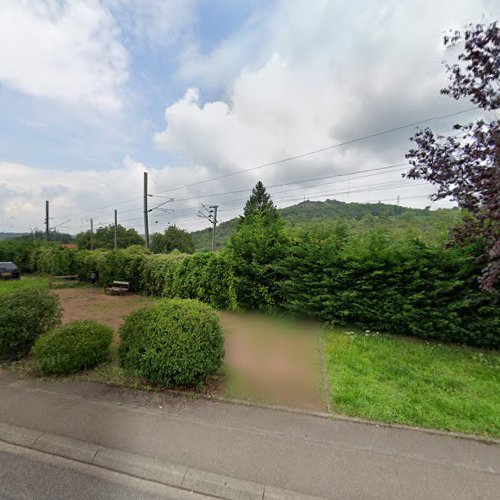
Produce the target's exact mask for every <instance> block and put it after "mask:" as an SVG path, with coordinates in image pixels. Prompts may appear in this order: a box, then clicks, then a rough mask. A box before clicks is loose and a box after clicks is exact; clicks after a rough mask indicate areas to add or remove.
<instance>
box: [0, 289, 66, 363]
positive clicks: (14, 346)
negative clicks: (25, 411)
mask: <svg viewBox="0 0 500 500" xmlns="http://www.w3.org/2000/svg"><path fill="white" fill-rule="evenodd" d="M61 316H62V311H61V307H60V305H59V298H58V297H57V295H55V294H52V293H50V292H48V291H47V290H41V289H35V288H32V289H24V290H18V291H16V292H12V293H8V294H5V295H2V296H0V358H1V359H19V358H21V357H23V356H25V355H26V354H28V353H29V351H30V349H31V347H32V346H33V344H34V342H35V341H36V339H37V338H38V337H39V336H40V335H42V334H43V333H45V332H47V331H48V330H50V329H51V328H53V327H55V326H56V325H58V324H59V323H60V321H61Z"/></svg>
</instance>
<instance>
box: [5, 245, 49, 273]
mask: <svg viewBox="0 0 500 500" xmlns="http://www.w3.org/2000/svg"><path fill="white" fill-rule="evenodd" d="M39 246H40V242H34V241H32V240H27V239H25V238H12V239H8V240H3V241H0V262H14V263H15V264H16V265H17V267H18V268H19V270H20V271H21V272H25V273H30V272H33V268H32V262H31V255H32V253H33V252H34V250H35V249H36V248H38V247H39Z"/></svg>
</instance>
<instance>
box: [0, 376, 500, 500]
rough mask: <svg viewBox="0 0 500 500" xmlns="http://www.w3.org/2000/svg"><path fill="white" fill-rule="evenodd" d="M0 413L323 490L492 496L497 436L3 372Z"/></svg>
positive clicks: (354, 494) (331, 494) (499, 485)
mask: <svg viewBox="0 0 500 500" xmlns="http://www.w3.org/2000/svg"><path fill="white" fill-rule="evenodd" d="M0 402H1V403H0V422H5V423H8V424H12V425H17V426H24V427H28V428H31V429H36V430H40V431H43V432H50V433H54V434H58V435H62V436H68V437H71V438H74V439H79V440H83V441H88V442H91V443H95V444H99V445H102V446H106V447H109V448H113V449H117V450H122V451H125V452H129V453H136V454H140V455H144V456H148V457H152V458H155V459H159V460H163V461H166V462H170V463H174V464H182V465H185V466H189V467H194V468H197V469H201V470H205V471H210V472H214V473H218V474H224V475H227V476H230V477H233V478H237V479H243V480H250V481H256V482H258V483H261V484H265V485H270V486H276V487H280V488H284V489H287V490H291V491H297V492H301V493H306V494H310V495H317V496H321V497H325V498H339V499H351V498H352V499H354V498H355V499H363V498H384V499H391V498H394V499H396V498H397V499H420V498H422V499H423V498H425V499H433V498H436V499H448V498H450V499H473V498H492V499H493V498H497V494H498V491H500V446H499V445H496V444H485V443H481V442H477V441H473V440H469V439H459V438H454V437H450V436H443V435H436V434H431V433H426V432H418V431H412V430H404V429H395V428H387V427H376V426H374V425H368V424H359V423H354V422H348V421H332V420H329V419H327V418H321V417H317V416H311V415H304V414H294V413H290V412H283V411H277V410H267V409H261V408H254V407H247V406H240V405H235V404H230V403H219V402H211V401H206V400H202V399H192V398H185V397H176V396H173V395H169V394H156V393H142V392H133V391H130V390H125V389H120V388H114V387H110V386H107V385H100V384H91V383H82V382H67V383H64V382H42V381H33V380H29V381H28V380H26V381H18V380H16V379H14V378H13V377H12V376H10V375H8V374H5V373H3V374H2V373H1V372H0Z"/></svg>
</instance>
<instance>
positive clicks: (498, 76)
mask: <svg viewBox="0 0 500 500" xmlns="http://www.w3.org/2000/svg"><path fill="white" fill-rule="evenodd" d="M458 43H463V50H462V51H461V52H460V54H459V55H458V58H457V61H456V62H455V63H454V64H451V65H450V64H447V65H446V71H447V73H448V76H449V80H450V82H449V84H448V87H447V88H444V89H442V90H441V93H442V94H444V95H449V96H451V97H453V98H454V99H461V98H468V99H470V100H471V101H472V102H473V103H474V104H476V105H477V106H478V108H481V109H484V110H486V111H498V109H499V107H500V28H499V27H498V24H497V22H493V23H491V24H478V25H469V26H468V27H467V28H466V29H465V30H464V31H463V32H461V31H455V32H453V33H451V34H450V35H448V36H445V37H444V44H445V46H446V47H450V46H452V45H456V44H458ZM497 116H498V115H497ZM453 128H454V131H455V132H454V133H453V135H449V136H445V135H439V134H435V133H434V132H433V131H432V130H430V129H429V128H427V129H425V130H420V131H418V132H417V133H416V134H415V135H414V136H413V137H412V138H411V140H412V141H413V142H414V143H415V147H414V148H412V149H410V151H409V152H408V153H407V155H406V158H408V159H409V162H410V165H412V167H411V169H410V170H409V172H408V173H407V174H404V176H406V177H409V178H411V179H425V180H427V181H429V182H431V183H433V184H435V185H436V186H437V188H438V189H437V192H436V193H434V194H433V195H432V196H431V199H433V200H439V199H442V198H446V197H451V198H452V199H454V200H455V201H456V202H457V203H458V205H459V207H460V208H462V209H463V210H464V211H465V214H466V215H465V218H464V221H463V223H461V224H460V225H459V226H457V227H455V228H454V229H453V231H452V238H453V241H454V242H456V243H458V244H461V245H465V244H468V243H471V242H480V243H481V245H482V248H483V252H482V254H481V256H480V260H481V261H482V262H484V268H483V271H482V274H481V276H480V278H479V279H480V284H481V288H482V289H483V290H485V291H487V292H491V293H494V292H496V291H498V283H499V281H500V120H498V119H492V120H491V121H487V120H485V119H479V120H477V121H475V122H474V123H469V124H466V125H460V124H457V125H455V126H454V127H453Z"/></svg>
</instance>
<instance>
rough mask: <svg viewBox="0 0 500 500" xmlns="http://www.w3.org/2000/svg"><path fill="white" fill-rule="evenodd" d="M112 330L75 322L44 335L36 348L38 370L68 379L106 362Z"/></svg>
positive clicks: (103, 326) (85, 322) (34, 349)
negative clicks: (66, 375)
mask: <svg viewBox="0 0 500 500" xmlns="http://www.w3.org/2000/svg"><path fill="white" fill-rule="evenodd" d="M112 339H113V330H112V329H111V328H110V327H109V326H106V325H103V324H101V323H97V322H96V321H74V322H72V323H68V324H66V325H63V326H61V327H59V328H58V329H56V330H54V331H51V332H48V333H46V334H44V335H42V336H41V337H40V338H39V339H38V340H37V341H36V343H35V345H34V347H33V356H34V357H35V361H36V365H37V367H38V368H39V369H40V370H41V371H42V372H44V373H48V374H56V375H65V374H69V373H73V372H77V371H80V370H83V369H84V368H90V367H93V366H96V365H98V364H99V363H102V362H103V361H105V360H106V359H107V357H108V355H109V346H110V345H111V340H112Z"/></svg>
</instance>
